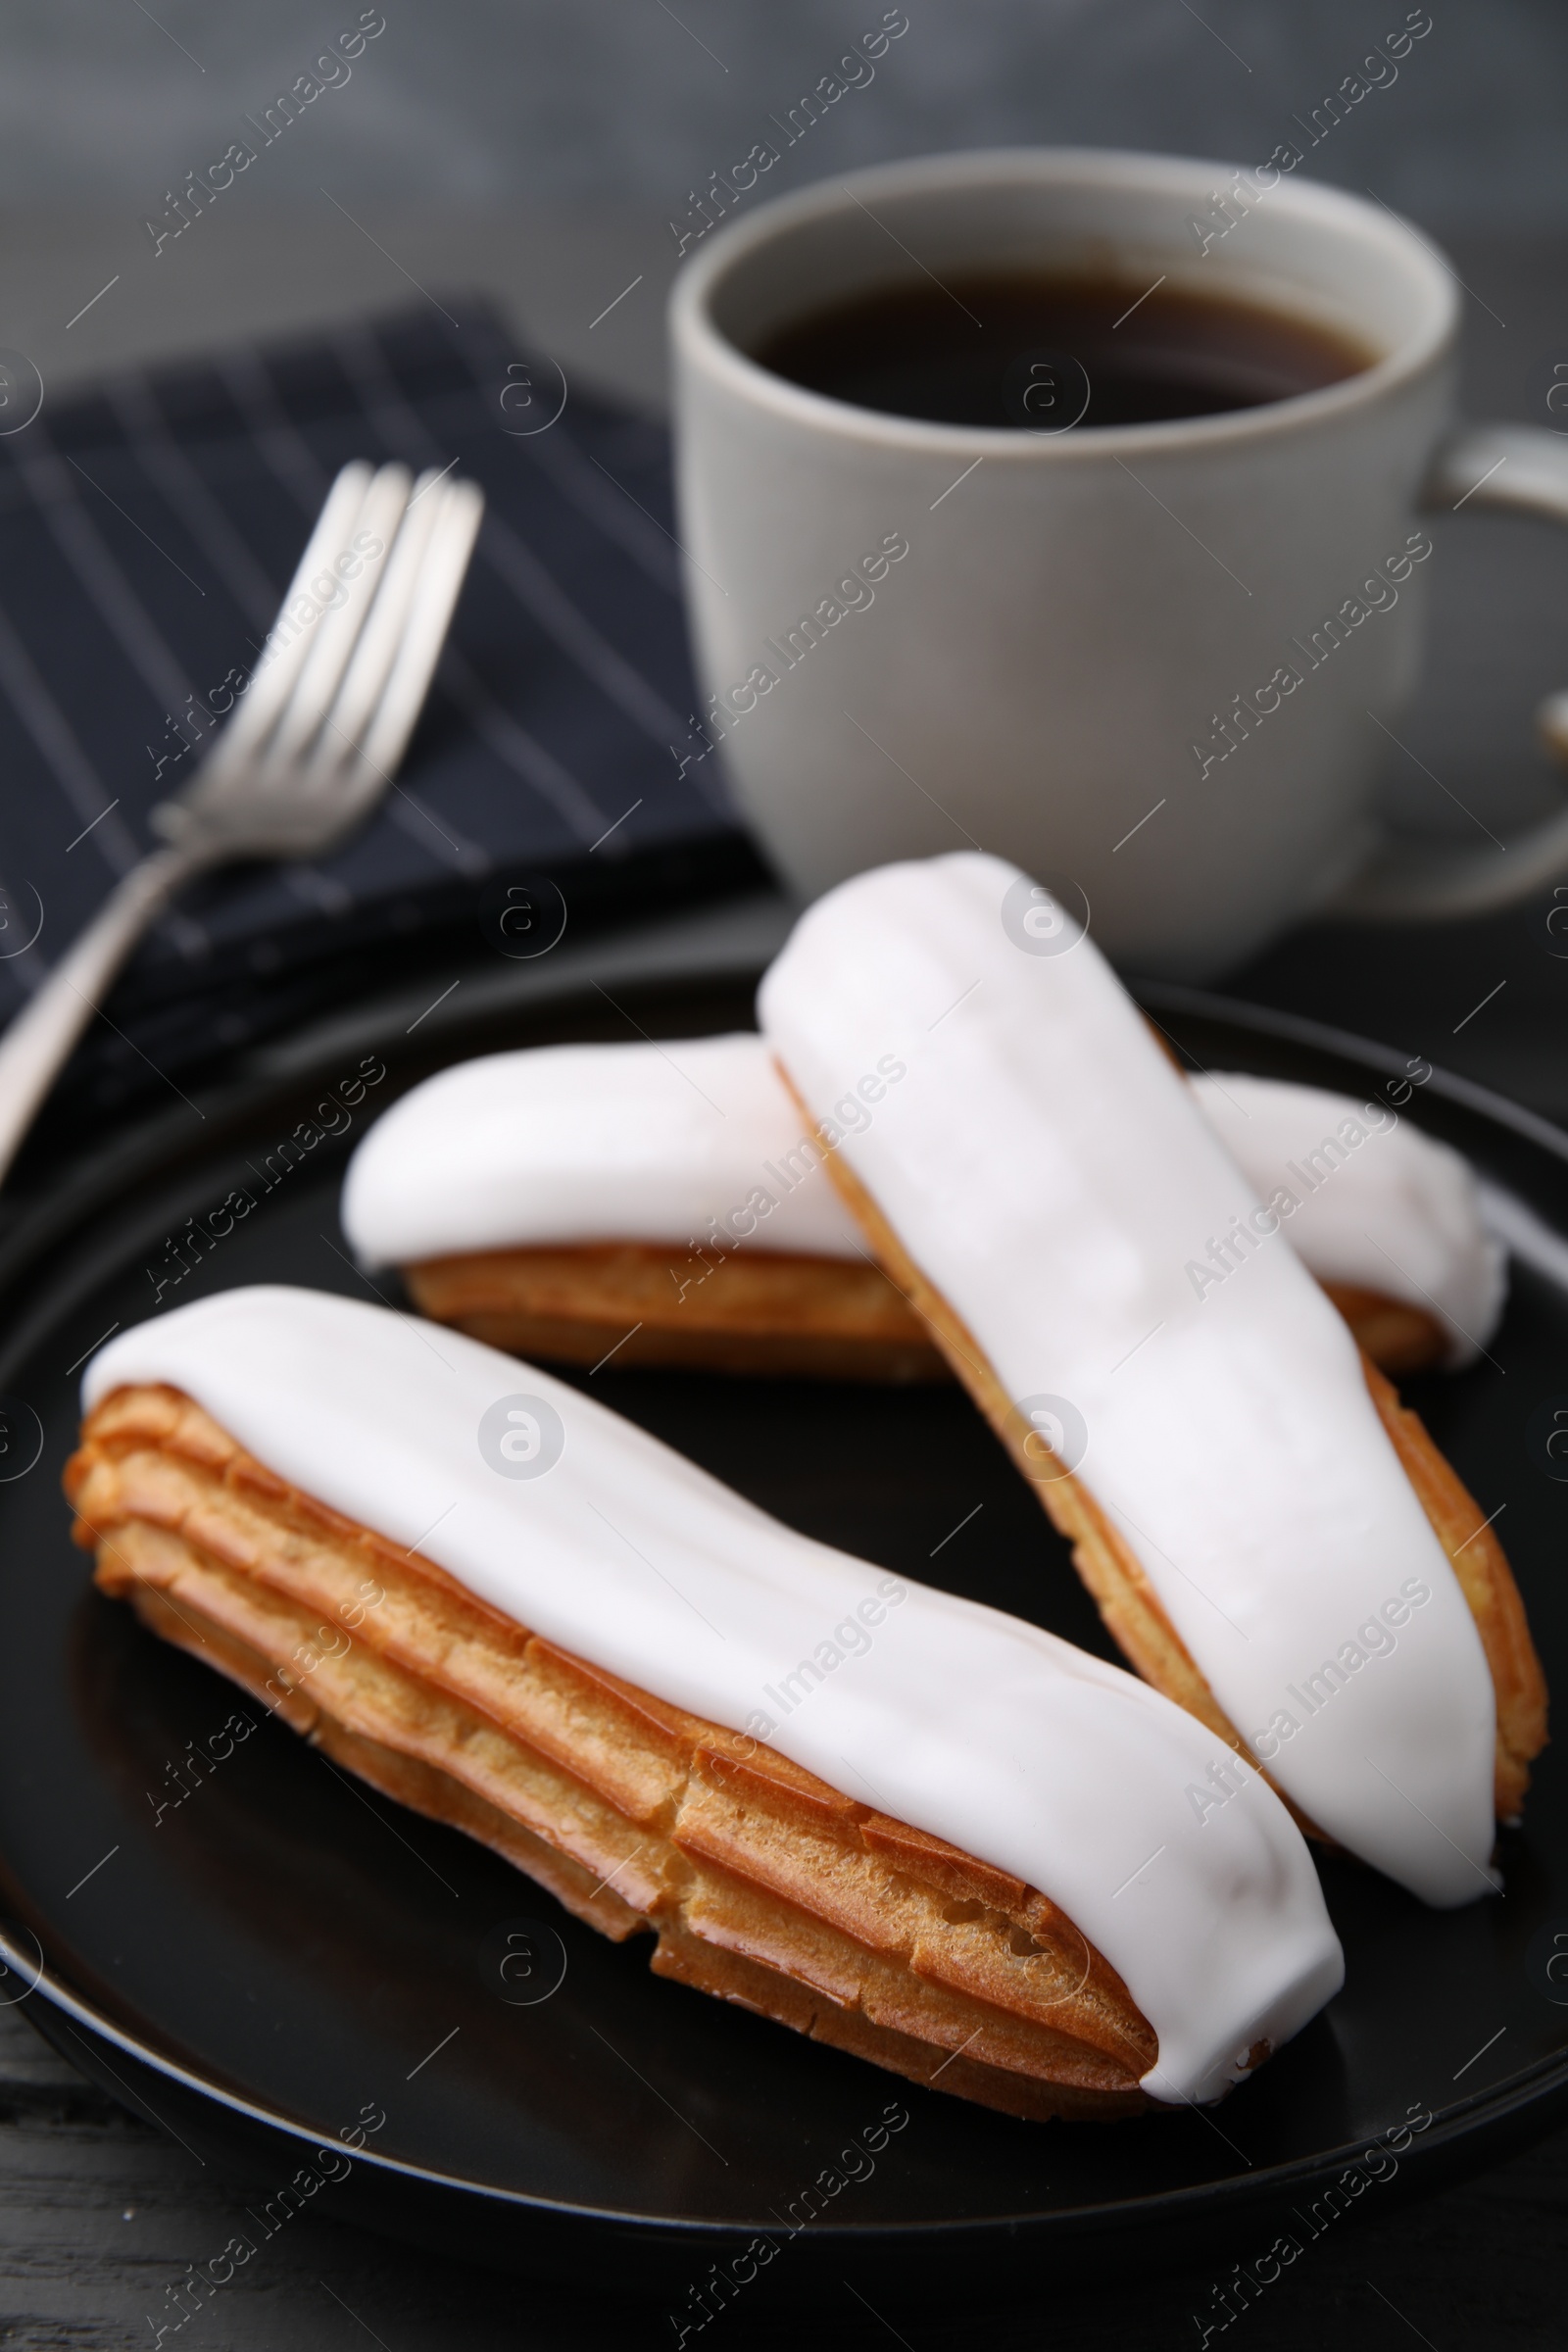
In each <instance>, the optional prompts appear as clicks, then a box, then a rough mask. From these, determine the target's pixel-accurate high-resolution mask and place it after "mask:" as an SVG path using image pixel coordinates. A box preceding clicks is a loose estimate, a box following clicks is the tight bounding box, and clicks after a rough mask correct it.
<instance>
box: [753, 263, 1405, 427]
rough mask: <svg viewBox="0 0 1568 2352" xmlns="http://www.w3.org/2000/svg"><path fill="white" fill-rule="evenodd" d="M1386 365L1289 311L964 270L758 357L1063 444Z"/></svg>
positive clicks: (1176, 290) (829, 385) (799, 377)
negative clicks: (1057, 438)
mask: <svg viewBox="0 0 1568 2352" xmlns="http://www.w3.org/2000/svg"><path fill="white" fill-rule="evenodd" d="M1377 356H1378V355H1377V354H1376V353H1375V352H1373V351H1371V350H1370V349H1368V348H1367V346H1366V345H1365V344H1363V343H1362V342H1360V341H1359V340H1358V339H1356V338H1354V337H1352V336H1350V335H1349V334H1345V333H1340V332H1337V331H1335V330H1333V329H1330V328H1327V327H1324V326H1321V325H1318V324H1315V323H1311V322H1308V321H1307V320H1305V319H1298V318H1292V317H1291V316H1289V315H1288V314H1287V313H1286V312H1284V311H1275V310H1266V309H1264V308H1262V307H1261V306H1260V305H1254V304H1250V303H1244V302H1238V301H1234V300H1231V299H1229V298H1228V297H1225V296H1222V295H1216V294H1210V293H1207V292H1201V293H1200V292H1194V291H1192V290H1190V289H1189V288H1187V287H1185V286H1184V287H1177V286H1172V285H1170V284H1169V283H1158V282H1156V283H1155V284H1154V285H1153V286H1152V288H1151V287H1150V286H1149V284H1148V283H1147V281H1146V282H1145V283H1144V284H1143V285H1142V286H1140V285H1138V284H1134V283H1130V282H1128V281H1127V280H1125V279H1123V278H1120V277H1111V276H1099V277H1089V276H1076V277H1070V276H1054V275H1050V274H1046V273H1043V272H1042V273H1039V274H1028V275H1024V274H1013V275H1003V274H1000V273H987V274H975V273H967V274H956V275H950V276H946V277H945V278H944V279H943V281H942V283H941V284H938V283H937V282H936V281H935V280H931V281H929V282H927V283H923V284H921V285H918V286H912V287H911V286H897V287H889V288H887V289H885V290H884V291H881V292H877V293H867V294H860V295H857V296H856V297H855V298H854V299H853V300H850V301H845V302H841V303H837V304H834V305H832V306H831V307H828V308H824V309H822V310H819V311H815V312H811V313H809V314H808V315H807V316H805V317H804V318H802V319H799V320H797V321H796V322H794V323H793V324H791V325H789V326H787V327H784V328H782V329H780V330H779V331H777V332H775V333H774V334H773V335H771V336H769V337H768V338H767V339H766V340H765V341H763V342H762V343H760V345H759V346H758V347H757V348H756V349H755V350H754V351H753V353H752V357H753V358H754V359H756V360H757V361H758V362H759V363H760V366H762V367H764V368H771V369H772V370H773V372H774V373H775V374H777V375H782V376H785V377H787V378H788V379H789V381H790V382H791V383H796V384H800V385H802V386H804V387H805V388H806V389H807V390H808V391H811V392H822V393H826V394H827V395H828V396H829V397H830V398H832V399H834V400H843V401H849V402H851V403H852V404H853V405H854V406H855V407H857V408H862V409H880V410H882V411H884V412H886V413H887V414H889V415H891V416H895V417H922V418H925V419H927V420H928V421H930V422H932V423H936V424H964V425H994V426H998V427H1001V428H1006V427H1009V426H1010V427H1012V428H1014V429H1018V428H1022V429H1024V430H1026V431H1032V432H1045V433H1050V432H1059V431H1065V430H1069V429H1079V430H1082V429H1084V428H1093V427H1094V426H1096V425H1106V424H1158V423H1162V422H1165V421H1167V420H1169V419H1172V418H1176V417H1219V416H1223V415H1225V414H1227V413H1228V412H1230V411H1232V410H1236V409H1251V408H1258V407H1261V406H1263V405H1264V404H1265V403H1267V402H1270V401H1276V400H1289V399H1291V398H1292V397H1293V396H1294V395H1296V394H1298V393H1301V392H1314V391H1316V390H1318V389H1319V388H1320V387H1321V386H1322V385H1325V384H1335V383H1339V382H1341V381H1342V380H1343V379H1344V378H1345V377H1347V376H1350V375H1356V374H1358V373H1359V372H1360V371H1361V369H1363V368H1368V367H1370V366H1371V365H1372V363H1373V361H1374V360H1375V359H1376V357H1377Z"/></svg>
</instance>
